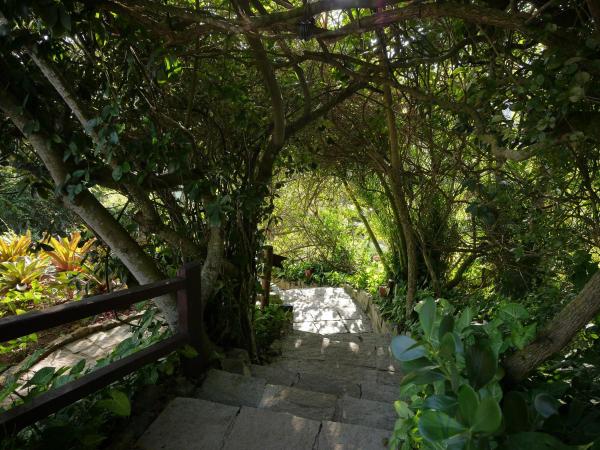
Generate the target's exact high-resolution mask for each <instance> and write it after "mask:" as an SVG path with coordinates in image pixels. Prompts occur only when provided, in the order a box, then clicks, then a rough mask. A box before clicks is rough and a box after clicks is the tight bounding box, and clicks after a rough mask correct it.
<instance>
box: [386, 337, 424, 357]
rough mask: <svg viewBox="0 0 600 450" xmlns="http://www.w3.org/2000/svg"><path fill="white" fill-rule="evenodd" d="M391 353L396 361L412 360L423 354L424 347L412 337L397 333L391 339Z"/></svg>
mask: <svg viewBox="0 0 600 450" xmlns="http://www.w3.org/2000/svg"><path fill="white" fill-rule="evenodd" d="M391 347H392V354H393V355H394V357H395V358H396V359H397V360H398V361H412V360H414V359H418V358H421V357H423V356H425V349H424V348H423V346H421V345H419V344H418V343H417V341H415V340H414V339H412V338H410V337H408V336H405V335H399V336H395V337H394V338H393V339H392V343H391Z"/></svg>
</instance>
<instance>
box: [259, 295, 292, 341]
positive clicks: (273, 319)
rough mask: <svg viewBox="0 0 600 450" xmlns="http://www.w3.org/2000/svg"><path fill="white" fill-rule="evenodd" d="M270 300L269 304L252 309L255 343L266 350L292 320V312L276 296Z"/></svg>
mask: <svg viewBox="0 0 600 450" xmlns="http://www.w3.org/2000/svg"><path fill="white" fill-rule="evenodd" d="M274 300H275V301H273V299H272V300H271V302H270V303H269V306H267V307H265V308H264V309H261V308H259V307H257V308H256V309H255V310H254V332H255V333H256V344H257V346H258V348H259V349H260V350H262V351H266V350H267V349H268V348H269V346H270V345H271V344H272V343H273V341H275V340H276V339H280V338H281V336H282V333H283V332H284V330H285V329H286V328H287V327H288V326H289V325H290V323H291V321H292V312H291V311H289V310H288V309H286V308H284V307H283V306H282V305H281V304H279V303H280V302H278V301H277V298H275V299H274Z"/></svg>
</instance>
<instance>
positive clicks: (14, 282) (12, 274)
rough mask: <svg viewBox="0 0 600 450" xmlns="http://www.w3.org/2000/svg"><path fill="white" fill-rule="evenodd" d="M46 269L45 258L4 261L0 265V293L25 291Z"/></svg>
mask: <svg viewBox="0 0 600 450" xmlns="http://www.w3.org/2000/svg"><path fill="white" fill-rule="evenodd" d="M47 268H48V259H47V258H30V257H28V256H24V257H22V258H20V259H18V260H17V261H4V262H2V263H0V291H5V290H9V289H19V290H22V289H27V288H28V287H29V285H30V284H31V282H32V281H34V280H37V279H38V278H39V277H41V276H42V275H43V274H44V273H45V272H46V269H47ZM21 287H22V288H21Z"/></svg>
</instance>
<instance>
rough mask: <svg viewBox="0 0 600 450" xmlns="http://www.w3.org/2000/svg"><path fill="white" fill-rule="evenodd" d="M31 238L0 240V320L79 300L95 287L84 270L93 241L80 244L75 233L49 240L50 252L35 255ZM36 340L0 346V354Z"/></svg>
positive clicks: (7, 236) (5, 237)
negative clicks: (66, 301) (67, 301)
mask: <svg viewBox="0 0 600 450" xmlns="http://www.w3.org/2000/svg"><path fill="white" fill-rule="evenodd" d="M31 236H32V233H31V232H30V231H26V232H25V233H24V234H22V235H18V234H16V233H14V232H12V231H11V232H9V233H6V234H4V235H1V236H0V260H1V261H0V317H4V316H7V315H16V314H23V313H25V312H27V311H30V310H35V309H41V308H44V307H46V306H48V305H52V304H54V303H56V302H63V301H65V300H70V299H77V298H80V297H81V296H82V295H83V294H84V293H87V292H88V291H89V288H90V287H91V286H94V285H96V284H98V281H97V280H96V279H95V277H94V276H93V275H92V273H91V271H90V268H89V267H86V266H84V260H85V259H86V258H87V257H88V256H89V253H90V247H91V246H92V244H93V243H94V239H90V240H88V241H87V242H82V241H81V235H80V233H78V232H76V233H73V234H72V236H71V237H70V238H66V237H65V238H62V239H61V238H59V239H55V238H53V237H51V238H49V240H48V243H49V244H51V251H43V250H37V251H36V250H35V249H34V244H33V243H32V237H31ZM44 245H47V244H44ZM49 249H50V247H49ZM37 338H38V336H37V334H31V335H29V336H25V337H22V338H19V339H15V340H11V341H9V342H4V343H2V344H0V354H3V353H7V352H10V351H13V350H23V349H25V348H26V347H27V344H28V343H30V342H36V341H37Z"/></svg>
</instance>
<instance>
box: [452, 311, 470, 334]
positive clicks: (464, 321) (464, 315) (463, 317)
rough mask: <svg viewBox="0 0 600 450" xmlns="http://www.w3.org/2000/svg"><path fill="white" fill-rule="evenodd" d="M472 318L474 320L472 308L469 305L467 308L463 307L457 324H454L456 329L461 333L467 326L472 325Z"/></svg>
mask: <svg viewBox="0 0 600 450" xmlns="http://www.w3.org/2000/svg"><path fill="white" fill-rule="evenodd" d="M472 320H473V311H472V310H471V308H469V307H468V306H467V307H466V308H465V309H463V311H462V312H461V313H460V316H459V317H458V319H457V320H456V325H455V326H454V329H455V330H456V331H457V332H458V333H460V332H461V331H463V330H464V329H465V328H467V327H468V326H469V325H471V321H472Z"/></svg>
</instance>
